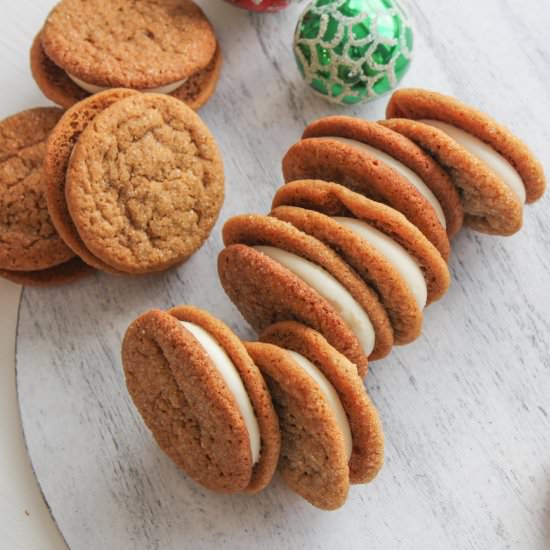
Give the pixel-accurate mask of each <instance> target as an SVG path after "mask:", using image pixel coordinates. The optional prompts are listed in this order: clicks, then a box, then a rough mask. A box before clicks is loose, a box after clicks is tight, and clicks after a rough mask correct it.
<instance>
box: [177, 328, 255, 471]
mask: <svg viewBox="0 0 550 550" xmlns="http://www.w3.org/2000/svg"><path fill="white" fill-rule="evenodd" d="M180 322H181V324H182V325H183V326H184V327H185V328H186V329H187V330H188V331H189V332H190V333H191V334H192V335H193V336H194V337H195V338H196V339H197V341H198V342H199V344H200V345H201V346H202V347H203V348H204V350H205V351H206V353H207V354H208V356H209V357H210V359H211V360H212V364H213V365H214V367H215V368H216V370H217V371H218V372H219V373H220V375H221V377H222V378H223V380H224V382H225V383H226V385H227V387H228V389H229V391H230V392H231V394H232V395H233V397H234V398H235V401H236V403H237V406H238V407H239V411H240V412H241V415H242V417H243V420H244V423H245V426H246V429H247V431H248V437H249V441H250V451H251V453H252V463H253V464H256V463H257V462H258V460H259V458H260V446H261V438H260V428H259V426H258V420H257V418H256V415H255V414H254V408H253V407H252V403H251V402H250V398H249V397H248V393H247V391H246V389H245V387H244V384H243V381H242V379H241V377H240V375H239V371H238V370H237V369H236V368H235V365H234V364H233V362H232V361H231V359H230V358H229V356H228V355H227V353H226V352H225V350H224V349H223V348H222V347H221V346H220V344H218V342H217V341H216V340H215V339H214V338H213V337H212V335H211V334H210V333H208V332H207V331H206V330H204V329H203V328H202V327H199V326H198V325H195V324H194V323H189V322H187V321H180Z"/></svg>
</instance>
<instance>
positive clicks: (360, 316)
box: [254, 246, 375, 356]
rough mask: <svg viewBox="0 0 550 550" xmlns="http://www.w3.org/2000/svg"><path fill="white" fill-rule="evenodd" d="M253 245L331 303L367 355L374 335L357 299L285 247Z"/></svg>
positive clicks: (322, 270) (326, 274)
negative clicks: (284, 248)
mask: <svg viewBox="0 0 550 550" xmlns="http://www.w3.org/2000/svg"><path fill="white" fill-rule="evenodd" d="M254 248H255V249H256V250H258V251H260V252H263V253H264V254H265V255H266V256H269V257H270V258H271V259H272V260H275V261H276V262H278V263H280V264H281V265H282V266H284V267H286V268H287V269H288V270H289V271H292V273H294V275H296V276H297V277H299V278H300V279H302V280H303V281H304V282H305V283H306V284H308V285H309V286H310V287H312V288H313V289H314V290H316V291H317V292H318V293H319V294H320V295H321V296H322V297H323V298H325V300H327V302H329V303H330V304H331V305H332V306H334V308H335V309H336V311H338V313H339V314H340V315H341V316H342V318H343V319H344V321H345V322H346V324H347V325H348V326H349V328H350V329H351V331H352V332H353V333H354V334H355V336H357V339H358V340H359V344H360V345H361V348H362V350H363V352H364V353H365V355H367V356H369V355H370V354H371V353H372V350H373V349H374V339H375V335H374V328H373V326H372V323H371V320H370V319H369V316H368V315H367V314H366V312H365V310H364V309H363V308H362V307H361V305H360V304H359V302H357V300H355V298H354V297H353V296H352V295H351V294H350V293H349V292H348V291H347V290H346V288H345V287H344V286H343V285H342V284H341V283H340V282H339V281H337V280H336V279H335V278H334V277H333V276H332V275H331V274H330V273H328V272H327V271H325V270H324V269H323V268H322V267H319V266H318V265H316V264H314V263H313V262H310V261H308V260H305V259H304V258H301V257H300V256H297V255H296V254H292V253H290V252H287V251H286V250H281V249H280V248H275V247H273V246H255V247H254Z"/></svg>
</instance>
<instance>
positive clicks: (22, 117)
mask: <svg viewBox="0 0 550 550" xmlns="http://www.w3.org/2000/svg"><path fill="white" fill-rule="evenodd" d="M62 114H63V111H61V110H60V109H55V108H38V109H31V110H29V111H24V112H22V113H18V114H16V115H14V116H11V117H9V118H7V119H5V120H3V121H2V122H0V268H1V269H7V270H12V271H35V270H39V269H47V268H50V267H53V266H55V265H58V264H61V263H63V262H66V261H67V260H69V259H70V258H72V257H73V255H74V254H73V253H72V251H71V250H70V249H69V248H67V246H66V245H65V244H64V243H63V241H62V240H61V239H60V237H59V235H58V234H57V233H56V231H55V229H54V227H53V225H52V222H51V219H50V216H49V214H48V208H47V206H46V197H45V193H44V185H43V182H42V161H43V157H44V151H45V147H46V143H45V142H46V139H47V137H48V135H49V133H50V131H51V129H52V128H53V127H54V126H55V124H56V123H57V121H58V120H59V118H60V117H61V115H62Z"/></svg>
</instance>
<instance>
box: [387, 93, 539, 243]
mask: <svg viewBox="0 0 550 550" xmlns="http://www.w3.org/2000/svg"><path fill="white" fill-rule="evenodd" d="M386 114H387V117H388V118H390V119H392V120H388V121H383V122H382V124H384V125H385V126H387V127H389V128H391V129H393V130H395V131H397V132H399V133H402V134H403V135H405V136H407V137H408V138H409V139H411V140H413V141H415V142H416V143H417V144H418V145H420V146H421V147H422V148H423V149H425V150H426V151H428V152H429V153H430V154H431V155H432V156H433V157H434V158H435V159H436V160H437V161H438V162H439V163H440V164H442V165H443V166H444V167H445V168H446V169H447V170H448V171H449V173H450V174H451V177H452V179H453V182H454V183H455V185H456V186H457V187H458V188H459V190H460V193H461V197H462V201H463V204H464V211H465V214H466V217H465V221H466V223H467V224H468V225H470V226H471V227H473V228H474V229H477V230H479V231H483V232H486V233H493V234H500V235H510V234H512V233H515V232H516V231H517V230H518V229H519V228H520V227H521V224H522V217H523V204H524V202H528V203H532V202H534V201H536V200H538V199H539V198H540V197H541V196H542V194H543V193H544V190H545V188H546V180H545V177H544V171H543V168H542V166H541V164H540V163H539V162H538V161H537V159H536V158H535V157H534V156H533V154H532V153H531V151H530V150H529V149H528V148H527V146H526V145H525V144H524V143H523V142H521V141H520V140H519V139H518V138H517V137H515V136H514V135H513V134H512V133H511V132H510V131H509V130H508V129H506V128H504V127H503V126H502V125H500V124H498V123H496V122H495V121H494V120H493V119H491V118H490V117H489V116H487V115H486V114H484V113H482V112H480V111H478V110H477V109H474V108H473V107H469V106H467V105H465V104H463V103H461V102H459V101H458V100H456V99H454V98H452V97H449V96H445V95H443V94H439V93H436V92H430V91H426V90H419V89H405V90H399V91H398V92H396V93H395V94H394V95H393V96H392V98H391V100H390V103H389V104H388V107H387V111H386Z"/></svg>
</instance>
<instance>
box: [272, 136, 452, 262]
mask: <svg viewBox="0 0 550 550" xmlns="http://www.w3.org/2000/svg"><path fill="white" fill-rule="evenodd" d="M283 175H284V178H285V181H286V182H289V181H294V180H324V181H332V182H335V183H338V184H340V185H344V186H345V187H348V188H349V189H350V190H352V191H355V192H356V193H360V194H362V195H364V196H366V197H368V198H370V199H372V200H375V201H377V202H381V203H384V204H387V205H389V206H391V207H392V208H395V209H396V210H398V211H399V212H401V213H402V214H403V215H405V216H406V217H407V219H408V220H409V221H410V222H411V223H413V224H414V225H416V226H417V227H418V229H420V231H422V233H424V235H426V237H427V238H428V239H429V240H430V241H431V242H432V243H433V244H434V246H435V247H436V248H437V249H438V250H439V252H440V254H441V256H443V258H444V259H445V260H448V258H449V254H450V244H449V238H448V236H447V232H446V230H445V227H444V226H443V225H442V223H441V221H440V220H439V218H438V217H437V213H436V210H435V208H434V207H433V206H432V205H431V204H430V202H429V200H428V199H427V198H426V197H425V196H424V195H423V194H422V193H421V192H420V191H419V190H418V189H417V188H416V187H415V186H414V185H413V184H412V183H410V181H409V180H408V179H406V178H405V177H404V176H403V175H401V174H400V173H399V172H397V171H396V170H394V169H393V168H391V167H390V165H389V164H387V163H386V162H381V161H380V160H379V158H377V157H375V156H374V155H372V154H371V153H370V152H367V151H365V150H364V148H362V147H359V146H357V144H356V143H353V144H350V143H348V142H344V141H342V138H338V139H333V138H330V137H315V138H307V139H302V140H301V141H299V142H298V143H296V144H295V145H293V146H292V147H291V148H290V149H289V150H288V152H287V153H286V155H285V157H284V158H283Z"/></svg>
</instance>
